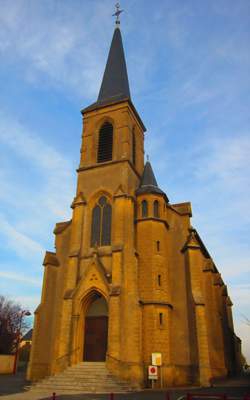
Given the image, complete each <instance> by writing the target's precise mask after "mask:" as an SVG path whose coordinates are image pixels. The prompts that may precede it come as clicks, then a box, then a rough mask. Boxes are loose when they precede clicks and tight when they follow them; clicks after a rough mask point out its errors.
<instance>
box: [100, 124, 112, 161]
mask: <svg viewBox="0 0 250 400" xmlns="http://www.w3.org/2000/svg"><path fill="white" fill-rule="evenodd" d="M112 153H113V126H112V124H110V123H109V122H105V123H104V124H103V125H102V126H101V129H100V131H99V143H98V154H97V162H98V163H101V162H105V161H110V160H112Z"/></svg>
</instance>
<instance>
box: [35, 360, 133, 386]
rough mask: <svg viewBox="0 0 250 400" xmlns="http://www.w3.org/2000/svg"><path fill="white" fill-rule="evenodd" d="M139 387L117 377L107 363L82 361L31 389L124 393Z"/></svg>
mask: <svg viewBox="0 0 250 400" xmlns="http://www.w3.org/2000/svg"><path fill="white" fill-rule="evenodd" d="M138 389H139V387H137V386H133V385H131V384H129V383H128V382H124V381H121V380H120V379H117V378H115V377H114V376H113V375H112V374H111V373H110V372H109V371H108V370H107V368H106V365H105V363H100V362H96V363H95V362H93V363H91V362H81V363H79V364H77V365H73V366H72V367H69V368H67V369H66V370H65V371H63V372H62V373H60V374H58V375H55V376H50V377H48V378H46V379H43V380H42V381H40V382H37V383H35V384H33V385H32V386H31V389H30V390H32V391H36V392H37V391H39V392H42V391H50V392H57V393H59V392H61V393H74V392H76V393H111V392H114V393H124V392H131V391H136V390H138Z"/></svg>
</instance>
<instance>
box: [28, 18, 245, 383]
mask: <svg viewBox="0 0 250 400" xmlns="http://www.w3.org/2000/svg"><path fill="white" fill-rule="evenodd" d="M156 106H157V105H156ZM82 116H83V130H82V145H81V159H80V165H79V168H78V170H77V173H78V180H77V189H76V196H75V198H74V200H73V202H72V205H71V207H72V218H71V220H69V221H65V222H59V223H57V224H56V226H55V229H54V235H55V252H50V251H47V252H46V254H45V258H44V262H43V265H44V279H43V288H42V296H41V303H40V305H39V306H38V308H37V310H36V312H35V322H34V333H33V342H32V351H31V358H30V363H29V370H28V377H29V378H30V379H31V380H33V381H36V380H39V379H41V378H44V377H46V376H51V375H55V374H60V373H62V372H63V371H65V370H66V369H67V368H69V367H70V366H72V365H76V364H79V363H82V362H92V363H94V362H98V363H100V362H103V363H105V368H106V369H107V370H108V371H109V373H110V374H113V375H114V376H115V377H117V378H119V379H123V380H124V381H128V382H133V383H136V384H138V385H140V386H141V387H145V386H146V385H147V384H148V376H147V370H148V366H149V365H150V364H151V363H152V359H151V357H152V353H155V352H157V353H161V357H162V366H161V384H162V385H163V386H175V385H176V386H178V385H188V384H201V385H209V384H210V381H211V379H213V378H216V377H225V376H228V375H229V374H234V373H235V372H237V369H238V368H239V367H240V361H239V360H240V340H239V339H238V338H237V336H236V335H235V333H234V327H233V320H232V311H231V308H232V302H231V300H230V297H229V296H228V293H227V287H226V285H225V283H224V281H223V279H222V277H221V275H220V273H219V271H218V269H217V267H216V266H215V264H214V262H213V260H212V258H211V256H210V254H209V252H208V250H207V249H206V247H205V245H204V243H203V241H202V239H201V238H200V236H199V234H198V232H197V231H196V230H195V229H194V228H193V227H192V225H191V222H190V219H191V216H192V210H191V204H190V203H189V202H186V203H178V204H172V203H170V202H169V199H168V196H167V194H166V193H164V191H163V190H162V189H160V188H159V186H158V185H157V181H156V178H155V175H154V172H153V169H152V166H151V164H150V162H149V161H146V163H145V162H144V133H145V131H146V128H145V126H144V124H143V122H142V120H141V118H140V116H139V114H138V112H137V110H136V108H135V106H134V104H133V101H132V98H131V95H130V89H129V81H128V75H127V68H126V62H125V56H124V50H123V44H122V37H121V32H120V27H119V24H116V27H115V30H114V35H113V39H112V43H111V47H110V51H109V55H108V60H107V64H106V68H105V72H104V75H103V80H102V84H101V88H100V92H99V95H98V99H97V101H96V102H95V103H94V104H91V105H90V106H88V107H86V108H84V109H83V110H82ZM156 385H159V383H156Z"/></svg>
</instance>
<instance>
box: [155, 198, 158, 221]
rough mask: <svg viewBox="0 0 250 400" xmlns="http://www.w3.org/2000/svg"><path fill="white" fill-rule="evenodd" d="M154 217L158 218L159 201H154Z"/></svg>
mask: <svg viewBox="0 0 250 400" xmlns="http://www.w3.org/2000/svg"><path fill="white" fill-rule="evenodd" d="M154 217H155V218H159V201H158V200H155V201H154Z"/></svg>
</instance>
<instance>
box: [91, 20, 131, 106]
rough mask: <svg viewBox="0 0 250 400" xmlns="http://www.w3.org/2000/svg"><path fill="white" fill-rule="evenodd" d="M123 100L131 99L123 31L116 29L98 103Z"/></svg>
mask: <svg viewBox="0 0 250 400" xmlns="http://www.w3.org/2000/svg"><path fill="white" fill-rule="evenodd" d="M123 98H124V99H128V98H130V90H129V83H128V73H127V67H126V61H125V55H124V50H123V44H122V36H121V31H120V29H119V27H116V29H115V31H114V35H113V39H112V43H111V46H110V50H109V55H108V61H107V64H106V68H105V71H104V75H103V79H102V84H101V89H100V92H99V96H98V99H97V103H100V102H103V101H107V100H113V99H118V100H121V99H123Z"/></svg>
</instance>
